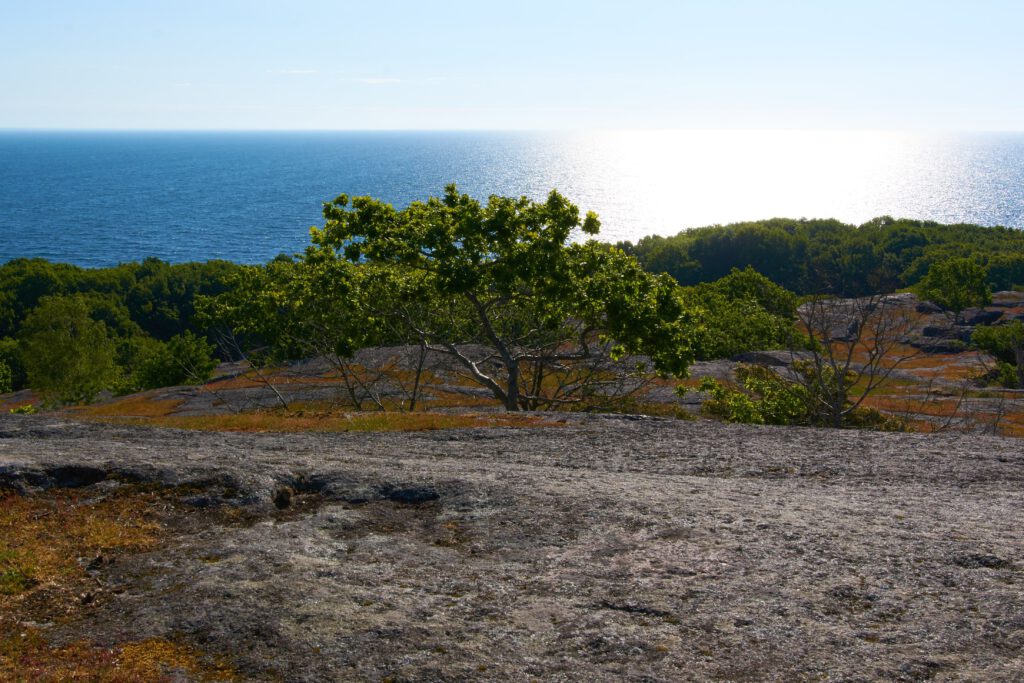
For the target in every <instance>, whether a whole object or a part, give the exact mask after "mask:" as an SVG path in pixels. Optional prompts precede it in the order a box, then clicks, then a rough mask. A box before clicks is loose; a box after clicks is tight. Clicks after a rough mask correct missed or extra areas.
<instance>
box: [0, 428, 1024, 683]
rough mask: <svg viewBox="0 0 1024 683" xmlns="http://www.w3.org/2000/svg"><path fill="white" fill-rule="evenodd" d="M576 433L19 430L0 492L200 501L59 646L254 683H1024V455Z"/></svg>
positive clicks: (1005, 442) (826, 437) (1003, 442)
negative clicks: (176, 655)
mask: <svg viewBox="0 0 1024 683" xmlns="http://www.w3.org/2000/svg"><path fill="white" fill-rule="evenodd" d="M565 419H566V422H565V426H562V427H548V428H534V429H468V430H461V431H436V432H419V433H362V434H357V433H352V434H259V435H246V434H216V433H198V432H183V431H176V430H161V429H145V428H136V427H117V426H109V425H99V424H79V423H75V422H70V421H67V420H61V419H55V418H53V417H47V416H13V415H0V486H6V487H15V488H18V489H19V490H22V491H26V492H32V491H34V490H37V489H38V488H41V487H47V486H68V485H78V486H81V487H83V490H84V491H93V490H95V491H96V492H97V493H100V492H102V491H106V490H108V489H109V488H110V487H112V486H123V485H131V484H130V482H133V481H134V482H154V483H157V484H162V485H169V486H173V485H179V486H182V487H184V488H183V489H182V491H187V492H188V495H197V494H198V495H202V496H205V499H206V501H207V503H204V505H203V506H202V507H189V506H187V504H185V503H182V504H176V505H174V506H170V507H168V508H167V509H166V510H165V511H164V513H163V514H165V515H166V523H167V527H166V528H167V529H168V534H169V537H168V539H167V540H166V542H165V543H164V544H162V545H161V547H159V548H157V549H155V550H152V551H148V552H145V553H140V554H137V555H133V556H124V557H118V558H117V560H116V561H114V562H106V561H103V562H97V563H95V565H94V566H93V565H92V564H91V563H89V560H91V559H92V558H86V559H85V562H86V563H87V564H90V566H93V569H92V570H91V572H90V573H91V574H92V575H93V576H94V577H95V580H96V581H97V582H99V584H101V585H102V586H104V587H108V588H109V589H110V590H109V591H106V592H103V593H96V597H95V599H90V600H88V601H87V603H86V602H83V604H82V605H81V614H82V615H83V616H81V617H80V618H79V619H78V620H76V621H70V622H67V623H64V622H55V623H54V624H53V625H52V626H49V627H48V628H47V630H46V636H47V637H48V638H50V639H52V640H53V641H54V642H58V643H59V642H68V641H72V640H76V639H79V638H81V637H83V636H85V635H87V636H88V637H89V638H91V639H93V640H94V641H96V642H97V643H99V644H107V643H109V644H113V643H118V642H125V641H139V640H144V639H146V638H155V637H172V638H175V639H181V640H184V641H185V642H186V643H189V644H191V645H193V646H194V647H196V648H198V649H200V650H202V651H206V652H208V653H211V654H213V655H216V656H223V657H225V658H226V659H227V660H229V661H230V662H231V663H232V664H233V665H234V666H235V667H236V668H237V669H238V671H239V673H240V677H241V678H242V679H244V680H254V681H269V680H282V679H283V680H288V681H333V680H381V679H384V678H390V679H393V680H409V681H427V680H453V681H454V680H458V681H471V680H530V679H538V680H553V681H559V680H564V681H567V680H592V681H621V680H629V681H642V680H651V681H655V680H656V681H676V680H689V681H704V680H762V681H792V680H808V679H820V678H822V676H820V675H818V674H815V673H814V672H828V677H829V678H831V679H835V680H899V679H900V678H904V679H907V680H912V679H914V678H915V677H917V678H920V677H921V676H927V675H930V674H929V672H932V671H933V670H935V667H933V666H932V665H931V664H930V662H942V669H941V673H942V675H943V676H946V677H948V678H949V679H950V680H978V681H981V680H984V681H1013V680H1018V679H1019V673H1020V648H1019V647H1018V645H1019V644H1020V640H1019V633H1020V629H1021V628H1022V626H1021V623H1020V614H1019V605H1020V604H1021V603H1022V602H1024V581H1022V580H1021V577H1020V575H1019V572H1020V570H1019V569H1018V567H1020V566H1021V562H1022V559H1024V557H1022V548H1021V544H1020V529H1021V528H1022V526H1024V506H1022V505H1021V491H1022V490H1024V452H1022V450H1021V448H1020V442H1019V441H1015V440H1010V439H999V438H992V437H985V436H979V435H962V434H960V435H958V434H948V435H920V434H883V433H869V432H859V431H852V430H834V431H829V430H819V429H809V428H789V429H786V428H775V427H753V426H739V425H724V424H717V423H709V422H685V421H673V420H655V419H647V420H630V419H622V418H619V417H615V416H593V417H581V416H572V415H570V416H566V418H565ZM100 474H103V475H104V477H103V479H102V480H101V481H97V480H99V479H100ZM92 481H95V483H90V482H92ZM283 489H287V490H288V493H287V494H286V495H285V494H281V491H282V490H283ZM275 498H280V499H281V500H284V499H287V503H288V505H287V506H285V507H283V508H280V509H279V506H278V505H275V502H274V499H275ZM209 502H213V503H214V504H212V505H211V504H209ZM228 512H232V514H228ZM104 557H105V556H104ZM992 558H994V559H992ZM1004 563H1005V564H1004ZM83 600H84V599H83ZM908 644H910V645H908Z"/></svg>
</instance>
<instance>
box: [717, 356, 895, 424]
mask: <svg viewBox="0 0 1024 683" xmlns="http://www.w3.org/2000/svg"><path fill="white" fill-rule="evenodd" d="M793 369H794V370H795V371H796V372H798V373H800V375H801V376H802V377H803V378H804V380H805V382H806V383H801V382H795V381H792V380H789V379H786V378H785V377H782V376H781V375H779V374H778V373H777V372H775V371H774V370H772V369H771V368H766V367H764V366H760V365H740V366H738V367H737V368H736V376H737V379H739V381H740V388H732V387H729V386H726V385H724V384H722V383H721V382H719V381H717V380H715V379H712V378H710V377H707V378H705V379H704V381H703V382H702V383H701V385H700V390H701V391H704V392H707V393H708V394H709V398H708V399H707V400H706V401H705V402H704V403H703V405H702V406H701V412H703V413H704V414H705V415H707V416H709V417H715V418H718V419H720V420H724V421H726V422H742V423H747V424H770V425H816V426H831V424H832V421H831V420H830V415H829V411H828V409H827V406H828V403H827V401H825V400H823V398H825V397H824V396H819V395H817V393H816V391H815V387H821V390H822V391H825V392H827V391H828V389H829V386H830V385H832V384H835V383H836V380H835V378H834V377H833V376H832V375H831V374H830V373H827V372H826V373H823V376H822V377H820V378H817V377H816V376H815V377H812V375H814V373H816V369H815V367H814V366H813V364H810V363H795V364H794V366H793ZM811 380H814V381H811ZM842 426H844V427H854V428H861V429H878V430H882V431H903V430H904V429H906V424H905V423H904V422H903V421H901V420H898V419H896V418H893V417H889V416H887V415H883V414H882V413H880V412H878V411H877V410H875V409H874V408H856V409H854V410H849V411H848V412H846V413H845V414H844V415H843V422H842Z"/></svg>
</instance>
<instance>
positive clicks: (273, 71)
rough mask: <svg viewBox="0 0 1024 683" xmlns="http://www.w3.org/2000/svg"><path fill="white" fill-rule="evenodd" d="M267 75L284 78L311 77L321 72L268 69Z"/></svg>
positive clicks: (314, 70) (313, 70)
mask: <svg viewBox="0 0 1024 683" xmlns="http://www.w3.org/2000/svg"><path fill="white" fill-rule="evenodd" d="M267 73H268V74H279V75H282V76H309V75H311V74H318V73H320V72H319V71H318V70H316V69H267Z"/></svg>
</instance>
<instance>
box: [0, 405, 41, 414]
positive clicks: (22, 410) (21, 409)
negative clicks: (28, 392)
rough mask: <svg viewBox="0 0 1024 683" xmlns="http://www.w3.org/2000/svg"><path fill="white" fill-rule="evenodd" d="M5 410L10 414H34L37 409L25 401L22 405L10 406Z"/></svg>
mask: <svg viewBox="0 0 1024 683" xmlns="http://www.w3.org/2000/svg"><path fill="white" fill-rule="evenodd" d="M7 412H9V413H10V414H11V415H35V414H36V413H37V412H39V411H38V410H37V409H36V407H35V406H34V405H32V404H31V403H26V404H25V405H23V406H18V407H17V408H11V409H10V410H9V411H7Z"/></svg>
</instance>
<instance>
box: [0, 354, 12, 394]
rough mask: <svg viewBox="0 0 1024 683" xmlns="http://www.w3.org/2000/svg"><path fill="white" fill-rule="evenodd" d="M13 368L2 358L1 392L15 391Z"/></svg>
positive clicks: (0, 373)
mask: <svg viewBox="0 0 1024 683" xmlns="http://www.w3.org/2000/svg"><path fill="white" fill-rule="evenodd" d="M11 376H12V375H11V368H10V366H8V365H7V363H6V362H4V361H3V360H0V394H6V393H7V392H9V391H13V387H14V383H13V382H12V380H11Z"/></svg>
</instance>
